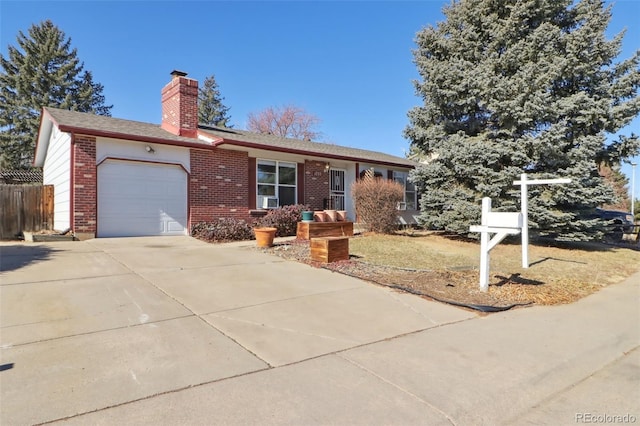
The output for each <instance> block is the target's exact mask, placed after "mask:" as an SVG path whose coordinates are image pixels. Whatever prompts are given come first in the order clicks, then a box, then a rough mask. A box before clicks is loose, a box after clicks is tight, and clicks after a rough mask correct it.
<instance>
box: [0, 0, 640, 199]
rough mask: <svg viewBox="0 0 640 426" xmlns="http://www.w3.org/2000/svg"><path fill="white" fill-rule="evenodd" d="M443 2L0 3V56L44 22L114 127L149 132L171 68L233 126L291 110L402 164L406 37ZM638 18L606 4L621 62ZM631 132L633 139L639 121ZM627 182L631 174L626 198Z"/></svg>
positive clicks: (639, 174)
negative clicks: (217, 103)
mask: <svg viewBox="0 0 640 426" xmlns="http://www.w3.org/2000/svg"><path fill="white" fill-rule="evenodd" d="M448 3H449V1H448V0H422V1H356V0H354V1H255V2H254V1H205V0H202V1H183V2H174V1H158V0H156V1H55V0H53V1H44V2H43V1H29V0H26V1H25V0H20V1H6V0H0V52H1V53H2V54H3V55H5V56H6V54H7V46H8V45H10V44H11V45H15V44H16V36H17V34H18V31H20V30H22V31H23V32H25V33H26V31H27V29H28V28H29V27H30V26H31V24H33V23H38V22H40V21H42V20H45V19H51V20H52V21H53V22H54V23H55V24H56V25H57V26H58V27H59V28H60V29H61V30H62V31H64V32H65V33H66V35H67V36H69V37H71V40H72V46H73V47H75V48H77V50H78V56H79V58H80V59H81V60H82V61H83V62H84V64H85V68H86V69H87V70H90V71H92V72H93V75H94V80H95V81H97V82H100V83H101V84H103V85H104V95H105V97H106V101H107V103H108V104H113V109H112V115H113V116H114V117H118V118H125V119H130V120H137V121H145V122H152V123H159V122H160V115H161V113H160V90H161V88H162V87H163V86H164V84H166V83H167V82H168V81H169V78H170V76H169V73H170V72H171V71H172V70H174V69H179V70H182V71H185V72H188V73H189V76H190V77H192V78H195V79H197V80H199V81H201V82H202V81H203V80H204V78H205V77H207V76H209V75H211V74H213V75H215V77H216V81H217V82H218V85H219V88H220V90H221V92H222V95H223V96H224V97H225V100H224V103H225V105H227V106H229V107H230V108H231V110H230V115H231V123H232V124H234V125H235V127H237V128H245V124H246V119H247V115H248V114H249V113H250V112H257V111H260V110H262V109H264V108H266V107H268V106H281V105H285V104H295V105H297V106H300V107H302V108H304V109H305V110H307V111H309V112H311V113H313V114H315V115H317V116H318V117H319V118H320V119H321V123H320V125H319V126H318V130H319V131H321V132H322V133H323V138H322V140H323V141H326V142H332V143H337V144H340V145H346V146H352V147H358V148H365V149H372V150H377V151H382V152H386V153H389V154H393V155H398V156H403V155H404V152H405V151H406V150H408V148H409V142H408V141H407V140H405V139H404V138H403V136H402V131H403V129H404V128H405V127H406V125H407V123H408V122H407V112H408V111H409V109H411V108H412V107H413V106H416V105H419V104H420V99H419V98H418V97H417V96H415V93H414V88H413V85H412V83H411V82H412V80H413V79H416V78H418V74H417V70H416V67H415V65H414V64H413V62H412V60H413V57H412V53H411V51H412V49H413V48H414V47H415V44H414V37H415V34H416V32H417V31H419V30H420V29H421V28H423V27H425V26H427V25H429V24H431V25H435V24H436V23H437V22H438V21H441V20H442V19H443V18H444V17H443V15H442V13H441V9H442V7H443V6H444V5H445V4H448ZM638 16H640V1H638V0H617V1H615V2H614V8H613V19H612V22H611V24H610V27H609V31H608V36H609V38H611V37H612V36H613V35H614V34H616V33H618V32H619V31H620V30H622V29H623V28H627V34H626V36H625V39H624V41H623V52H622V57H624V58H628V57H629V56H631V52H633V51H635V50H636V49H639V48H640V28H639V27H640V22H639V19H640V18H638ZM631 131H633V132H634V133H636V134H640V119H638V118H637V119H636V120H635V121H634V122H633V123H632V125H631V126H629V127H628V128H626V129H625V130H624V132H623V133H625V134H628V133H630V132H631ZM634 161H635V162H636V163H640V157H637V158H635V159H634ZM623 172H625V173H626V174H627V176H629V177H630V176H631V167H630V166H629V165H624V166H623ZM638 181H640V168H638V167H637V168H636V191H635V192H636V198H640V183H638Z"/></svg>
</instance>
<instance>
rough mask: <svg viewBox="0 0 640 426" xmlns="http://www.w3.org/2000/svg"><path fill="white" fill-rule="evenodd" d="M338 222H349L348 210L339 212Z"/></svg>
mask: <svg viewBox="0 0 640 426" xmlns="http://www.w3.org/2000/svg"><path fill="white" fill-rule="evenodd" d="M337 213H338V222H344V221H346V220H347V211H346V210H338V211H337Z"/></svg>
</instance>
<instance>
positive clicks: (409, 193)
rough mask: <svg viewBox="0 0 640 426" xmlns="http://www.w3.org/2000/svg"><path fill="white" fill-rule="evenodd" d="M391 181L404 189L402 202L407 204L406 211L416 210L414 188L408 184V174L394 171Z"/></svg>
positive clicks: (411, 184)
mask: <svg viewBox="0 0 640 426" xmlns="http://www.w3.org/2000/svg"><path fill="white" fill-rule="evenodd" d="M393 180H394V181H396V182H398V183H399V184H400V185H402V187H403V188H404V202H405V203H406V204H407V210H416V205H417V203H416V187H415V185H414V184H413V183H412V182H409V173H407V172H397V171H394V172H393Z"/></svg>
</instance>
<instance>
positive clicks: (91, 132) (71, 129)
mask: <svg viewBox="0 0 640 426" xmlns="http://www.w3.org/2000/svg"><path fill="white" fill-rule="evenodd" d="M58 128H59V129H60V131H62V132H66V133H75V134H82V135H87V136H96V137H103V138H113V139H125V140H130V141H135V142H147V143H158V144H163V145H173V146H180V147H185V148H198V149H212V148H213V145H211V144H203V143H198V142H187V141H176V140H172V139H164V138H156V137H153V136H144V135H132V134H128V133H119V132H111V131H106V130H96V129H88V128H83V127H76V126H69V125H60V126H58Z"/></svg>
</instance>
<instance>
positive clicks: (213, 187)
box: [189, 149, 251, 225]
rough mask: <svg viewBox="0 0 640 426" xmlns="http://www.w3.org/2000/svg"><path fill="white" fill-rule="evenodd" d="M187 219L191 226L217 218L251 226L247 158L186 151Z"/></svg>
mask: <svg viewBox="0 0 640 426" xmlns="http://www.w3.org/2000/svg"><path fill="white" fill-rule="evenodd" d="M190 157H191V175H190V179H189V204H190V212H189V219H190V223H191V225H194V224H196V223H198V222H203V221H211V220H215V219H218V218H221V217H227V218H229V217H233V218H236V219H244V220H246V221H247V222H251V218H250V215H249V179H248V177H247V170H248V168H249V156H248V154H247V153H246V152H241V151H231V150H221V149H215V150H212V151H210V150H207V151H205V150H198V149H191V150H190Z"/></svg>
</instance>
